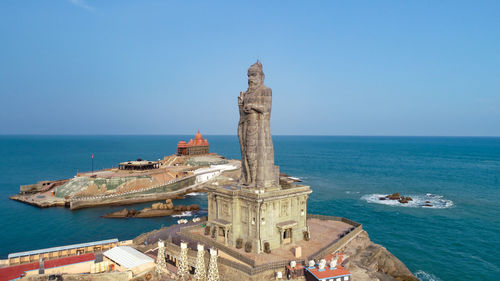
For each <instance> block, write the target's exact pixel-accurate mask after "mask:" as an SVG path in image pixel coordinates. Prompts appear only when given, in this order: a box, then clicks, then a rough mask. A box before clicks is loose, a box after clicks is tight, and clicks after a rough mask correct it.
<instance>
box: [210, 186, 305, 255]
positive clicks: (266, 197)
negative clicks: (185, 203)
mask: <svg viewBox="0 0 500 281" xmlns="http://www.w3.org/2000/svg"><path fill="white" fill-rule="evenodd" d="M311 192H312V191H311V189H310V188H309V186H305V185H297V186H293V187H291V188H287V189H283V188H281V187H276V188H274V189H266V190H248V189H245V188H240V187H238V186H230V187H214V188H210V189H209V190H208V225H210V226H211V228H212V229H213V230H212V231H215V233H216V235H215V238H214V239H217V240H218V241H219V242H223V243H224V244H226V245H228V246H235V245H236V240H237V239H239V238H241V239H242V240H243V245H245V244H246V243H247V242H250V243H251V244H252V252H256V253H260V252H262V251H264V245H265V243H269V247H270V249H271V250H272V249H276V248H279V247H282V246H285V245H287V244H291V243H293V242H295V241H299V240H302V239H303V237H304V231H307V230H308V229H307V221H306V218H307V199H308V196H309V194H310V193H311ZM221 229H222V231H221ZM212 237H214V236H212Z"/></svg>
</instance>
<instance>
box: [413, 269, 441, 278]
mask: <svg viewBox="0 0 500 281" xmlns="http://www.w3.org/2000/svg"><path fill="white" fill-rule="evenodd" d="M415 277H417V278H418V280H420V281H442V280H441V279H439V278H438V277H437V276H435V275H433V274H430V273H427V272H425V271H422V270H419V271H417V272H415Z"/></svg>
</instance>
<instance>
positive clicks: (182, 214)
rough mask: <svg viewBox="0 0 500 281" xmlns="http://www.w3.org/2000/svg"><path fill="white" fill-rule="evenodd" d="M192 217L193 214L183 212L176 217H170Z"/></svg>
mask: <svg viewBox="0 0 500 281" xmlns="http://www.w3.org/2000/svg"><path fill="white" fill-rule="evenodd" d="M192 215H193V212H191V211H185V212H182V213H181V214H178V215H172V217H175V218H180V217H190V216H192Z"/></svg>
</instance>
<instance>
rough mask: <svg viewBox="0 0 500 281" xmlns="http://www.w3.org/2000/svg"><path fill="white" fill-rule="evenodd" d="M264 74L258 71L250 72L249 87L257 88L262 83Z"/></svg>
mask: <svg viewBox="0 0 500 281" xmlns="http://www.w3.org/2000/svg"><path fill="white" fill-rule="evenodd" d="M263 80H264V79H262V74H261V73H260V72H257V71H249V72H248V88H250V89H255V88H257V87H258V86H260V85H261V84H262V82H263Z"/></svg>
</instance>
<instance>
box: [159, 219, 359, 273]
mask: <svg viewBox="0 0 500 281" xmlns="http://www.w3.org/2000/svg"><path fill="white" fill-rule="evenodd" d="M307 218H311V219H312V218H315V219H320V220H334V221H342V222H344V223H347V224H349V225H352V226H353V228H351V229H350V230H349V232H348V233H345V234H344V235H343V236H342V237H339V238H338V239H335V240H334V241H333V242H332V243H330V244H329V245H327V246H325V247H324V248H322V249H320V250H318V251H317V252H316V253H314V254H312V255H310V256H309V257H307V259H308V260H312V259H321V258H324V257H325V256H327V255H328V254H331V253H333V252H336V251H338V250H339V249H340V248H342V247H343V246H344V245H345V244H346V243H347V242H349V241H350V240H351V239H352V238H354V237H356V236H357V235H358V234H359V233H360V232H361V231H362V230H363V226H362V225H361V224H360V223H358V222H355V221H352V220H350V219H346V218H343V217H335V216H325V215H314V214H308V215H307ZM199 226H200V224H197V225H193V226H187V227H183V228H181V230H180V233H181V234H182V235H183V236H186V237H187V238H189V239H192V240H194V241H200V242H202V243H204V244H206V245H208V246H210V247H214V248H217V249H219V250H220V251H222V252H224V253H226V254H228V255H230V256H232V257H234V258H236V259H238V260H239V261H241V262H243V263H245V264H246V265H245V264H242V263H238V262H234V261H231V260H228V259H225V258H223V257H219V259H218V260H219V262H220V263H221V264H223V265H226V266H229V267H230V268H233V269H236V270H239V271H241V272H244V273H246V274H248V275H255V274H259V273H262V272H265V271H268V270H276V269H283V268H284V267H285V266H286V265H288V264H289V263H290V260H284V261H279V262H272V263H266V264H262V265H259V266H255V260H253V259H251V258H249V257H247V256H245V255H243V254H241V253H239V252H238V251H236V250H234V249H232V248H230V247H227V246H225V245H221V244H220V243H217V242H215V241H214V240H213V239H211V238H208V237H205V236H203V235H199V234H194V233H192V232H190V230H192V229H194V228H196V227H199ZM168 244H170V243H168ZM177 248H179V249H180V247H179V246H177V245H175V247H173V246H168V247H167V249H171V250H174V251H175V250H177V251H179V249H177ZM193 255H196V253H194V251H193ZM295 261H296V262H297V263H301V264H303V265H305V264H306V259H297V260H295Z"/></svg>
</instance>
